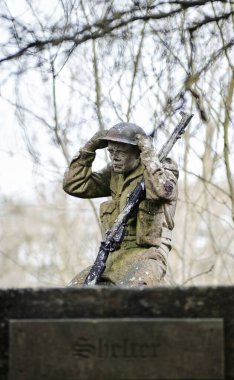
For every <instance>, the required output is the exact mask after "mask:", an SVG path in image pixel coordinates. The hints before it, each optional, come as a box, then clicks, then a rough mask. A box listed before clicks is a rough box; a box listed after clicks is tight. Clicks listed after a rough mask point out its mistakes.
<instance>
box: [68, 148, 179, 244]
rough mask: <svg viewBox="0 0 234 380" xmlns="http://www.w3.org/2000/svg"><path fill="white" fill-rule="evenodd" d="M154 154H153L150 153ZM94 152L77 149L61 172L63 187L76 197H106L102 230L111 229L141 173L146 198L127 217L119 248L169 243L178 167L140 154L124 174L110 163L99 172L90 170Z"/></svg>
mask: <svg viewBox="0 0 234 380" xmlns="http://www.w3.org/2000/svg"><path fill="white" fill-rule="evenodd" d="M154 155H155V153H154ZM94 159H95V153H93V152H88V151H85V150H82V149H81V150H80V153H79V155H78V156H75V157H74V158H73V160H72V161H71V164H70V166H69V168H68V169H67V171H66V172H65V175H64V183H63V188H64V190H65V191H66V192H67V193H68V194H70V195H72V196H75V197H79V198H98V197H109V196H111V200H108V201H105V202H103V203H102V204H101V206H100V219H101V225H102V233H103V236H104V235H105V233H106V231H107V230H108V229H110V228H111V226H112V225H113V223H114V221H115V219H116V218H117V216H118V214H119V213H120V211H121V210H122V209H123V207H124V206H125V203H126V200H127V198H128V195H129V193H130V192H131V191H132V190H133V189H134V188H135V186H136V184H137V183H138V182H139V181H140V180H141V178H142V176H143V178H144V181H145V186H146V197H145V199H144V200H143V201H141V203H140V204H139V206H138V209H137V210H136V211H135V213H134V214H133V215H132V216H131V218H130V219H129V221H128V223H127V226H126V233H125V237H124V241H123V242H122V245H121V248H126V249H127V248H133V247H137V246H139V247H146V248H147V247H151V246H155V247H159V246H160V245H161V243H164V244H167V245H168V246H170V245H171V230H172V229H173V227H174V222H173V216H174V213H175V207H176V200H177V178H178V170H177V167H176V165H175V163H174V162H173V161H172V160H171V159H166V160H165V161H164V163H163V164H161V163H160V162H159V161H158V160H157V158H156V160H155V162H154V165H151V164H152V157H150V158H149V157H148V160H147V158H145V157H144V155H143V154H141V163H140V164H139V166H138V167H137V168H136V169H135V170H133V171H132V172H131V173H130V174H128V175H127V176H124V175H122V174H117V173H114V171H113V170H112V167H111V165H107V166H106V167H105V168H104V169H102V170H101V171H99V172H93V171H92V162H93V160H94Z"/></svg>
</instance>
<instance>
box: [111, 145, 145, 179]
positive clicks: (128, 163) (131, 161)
mask: <svg viewBox="0 0 234 380" xmlns="http://www.w3.org/2000/svg"><path fill="white" fill-rule="evenodd" d="M107 150H108V151H109V153H110V159H111V163H112V167H113V170H114V172H115V173H119V174H128V173H130V172H131V171H133V170H134V169H136V167H137V166H138V165H139V149H138V147H136V146H134V145H130V144H124V143H118V142H112V141H109V142H108V148H107Z"/></svg>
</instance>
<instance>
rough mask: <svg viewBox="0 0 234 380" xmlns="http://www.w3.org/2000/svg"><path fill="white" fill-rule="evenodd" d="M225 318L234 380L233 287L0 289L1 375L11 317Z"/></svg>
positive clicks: (1, 375)
mask: <svg viewBox="0 0 234 380" xmlns="http://www.w3.org/2000/svg"><path fill="white" fill-rule="evenodd" d="M137 317H138V318H181V319H184V318H221V319H223V322H224V341H225V353H224V356H225V364H226V379H230V380H231V379H232V380H234V287H175V288H171V287H170V288H167V287H158V288H134V289H129V288H126V289H125V288H121V289H120V288H107V287H90V288H40V289H27V288H26V289H6V290H0V342H1V343H0V358H1V361H0V379H1V380H7V379H8V364H7V363H8V349H9V342H8V340H9V335H8V334H9V333H8V327H9V320H10V319H14V320H17V319H53V318H54V319H55V318H56V319H62V318H66V319H67V318H68V319H69V318H137Z"/></svg>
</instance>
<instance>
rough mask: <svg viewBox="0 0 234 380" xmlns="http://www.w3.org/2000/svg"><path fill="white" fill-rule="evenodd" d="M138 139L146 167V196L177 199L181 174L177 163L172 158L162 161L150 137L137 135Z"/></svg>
mask: <svg viewBox="0 0 234 380" xmlns="http://www.w3.org/2000/svg"><path fill="white" fill-rule="evenodd" d="M136 140H137V143H138V147H139V149H140V151H141V154H140V158H141V163H142V165H143V167H144V181H145V188H146V198H147V199H155V200H157V199H161V200H165V201H168V202H170V201H173V200H175V199H176V198H177V179H178V175H179V172H178V168H177V165H176V163H175V162H174V161H172V160H171V159H170V158H166V159H165V160H164V161H163V162H160V161H159V159H158V156H157V154H156V152H155V149H154V147H153V144H152V140H151V138H150V137H147V136H142V135H137V137H136Z"/></svg>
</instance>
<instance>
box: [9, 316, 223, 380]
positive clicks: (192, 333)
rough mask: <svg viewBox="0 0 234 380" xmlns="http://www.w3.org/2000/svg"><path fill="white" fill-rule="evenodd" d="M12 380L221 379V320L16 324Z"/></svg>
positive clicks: (12, 328) (13, 327)
mask: <svg viewBox="0 0 234 380" xmlns="http://www.w3.org/2000/svg"><path fill="white" fill-rule="evenodd" d="M9 333H10V334H9V339H10V341H9V347H10V360H9V371H10V376H9V380H15V379H17V380H32V379H33V380H55V379H56V380H64V379H66V380H77V379H79V380H142V379H144V380H188V379H193V380H198V379H203V380H204V379H206V380H211V379H212V380H222V379H224V341H223V339H224V337H223V321H222V320H221V319H156V318H155V319H154V318H152V319H151V318H149V319H146V318H145V319H143V318H131V319H130V318H129V319H127V318H119V319H54V320H43V319H40V320H33V319H31V320H11V321H10V331H9Z"/></svg>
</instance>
